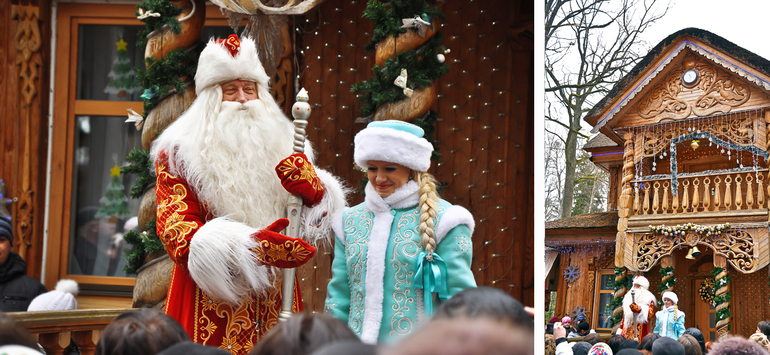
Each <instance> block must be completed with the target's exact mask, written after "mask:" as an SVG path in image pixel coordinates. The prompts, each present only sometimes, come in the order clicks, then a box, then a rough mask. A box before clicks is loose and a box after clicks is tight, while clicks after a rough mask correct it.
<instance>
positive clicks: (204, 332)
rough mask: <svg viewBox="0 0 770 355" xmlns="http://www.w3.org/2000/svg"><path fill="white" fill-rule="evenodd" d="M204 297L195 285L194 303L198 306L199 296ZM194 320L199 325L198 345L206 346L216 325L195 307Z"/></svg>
mask: <svg viewBox="0 0 770 355" xmlns="http://www.w3.org/2000/svg"><path fill="white" fill-rule="evenodd" d="M202 295H205V293H203V291H201V289H200V287H198V285H195V301H196V303H197V304H200V301H199V300H200V299H201V296H202ZM199 311H200V316H198V312H199ZM195 319H197V320H198V323H199V324H200V325H201V326H200V328H198V329H200V331H201V334H200V343H201V344H203V345H206V343H207V342H208V341H209V339H210V338H211V336H212V335H213V334H214V332H215V331H216V330H217V326H216V324H214V322H212V321H211V319H209V317H208V316H206V314H205V313H204V312H203V311H202V310H199V307H195ZM197 338H198V332H195V336H194V337H193V341H195V342H196V343H197V342H198V340H197Z"/></svg>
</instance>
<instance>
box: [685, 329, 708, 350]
mask: <svg viewBox="0 0 770 355" xmlns="http://www.w3.org/2000/svg"><path fill="white" fill-rule="evenodd" d="M684 333H685V334H689V335H692V337H693V338H695V340H697V341H698V344H700V351H701V352H702V353H703V355H706V341H705V339H704V338H703V333H701V331H700V329H698V328H695V327H692V328H687V329H685V330H684Z"/></svg>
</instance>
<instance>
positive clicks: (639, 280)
mask: <svg viewBox="0 0 770 355" xmlns="http://www.w3.org/2000/svg"><path fill="white" fill-rule="evenodd" d="M633 284H634V285H639V286H642V288H644V289H645V290H646V289H649V288H650V281H648V280H647V278H646V277H644V276H642V275H639V276H635V277H634V282H633Z"/></svg>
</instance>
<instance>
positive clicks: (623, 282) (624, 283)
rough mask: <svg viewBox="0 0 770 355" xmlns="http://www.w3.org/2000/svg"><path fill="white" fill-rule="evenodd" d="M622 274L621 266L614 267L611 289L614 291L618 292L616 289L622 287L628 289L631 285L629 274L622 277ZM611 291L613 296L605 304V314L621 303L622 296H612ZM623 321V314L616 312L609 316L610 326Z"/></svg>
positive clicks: (610, 312)
mask: <svg viewBox="0 0 770 355" xmlns="http://www.w3.org/2000/svg"><path fill="white" fill-rule="evenodd" d="M621 275H623V268H619V267H616V268H615V281H614V282H613V286H614V287H613V289H614V290H615V292H618V290H620V289H622V288H623V287H625V288H626V290H629V289H630V286H631V275H628V276H626V277H624V278H620V276H621ZM615 292H613V298H612V301H610V303H609V304H608V305H607V310H606V311H605V314H612V312H613V311H614V310H615V308H617V307H619V306H620V305H622V304H623V297H620V298H614V294H615ZM622 321H623V314H622V313H621V314H617V315H614V316H613V317H612V318H610V323H611V325H610V326H611V327H612V326H614V325H615V324H619V323H621V322H622Z"/></svg>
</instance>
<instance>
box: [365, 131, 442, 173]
mask: <svg viewBox="0 0 770 355" xmlns="http://www.w3.org/2000/svg"><path fill="white" fill-rule="evenodd" d="M424 134H425V132H424V131H423V129H422V128H420V127H418V126H416V125H413V124H411V123H408V122H404V121H396V120H388V121H375V122H372V123H370V124H369V125H368V126H366V128H364V129H363V130H362V131H361V132H358V134H356V138H355V139H354V142H355V150H354V152H353V160H355V161H356V164H357V165H358V166H359V167H361V168H366V164H367V162H368V161H370V160H379V161H386V162H389V163H396V164H399V165H403V166H405V167H407V168H409V169H412V170H416V171H419V172H426V171H428V169H429V168H430V156H431V153H433V145H432V144H430V142H428V140H426V139H425V138H423V135H424Z"/></svg>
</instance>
